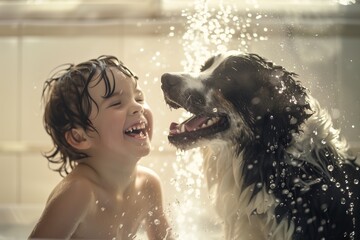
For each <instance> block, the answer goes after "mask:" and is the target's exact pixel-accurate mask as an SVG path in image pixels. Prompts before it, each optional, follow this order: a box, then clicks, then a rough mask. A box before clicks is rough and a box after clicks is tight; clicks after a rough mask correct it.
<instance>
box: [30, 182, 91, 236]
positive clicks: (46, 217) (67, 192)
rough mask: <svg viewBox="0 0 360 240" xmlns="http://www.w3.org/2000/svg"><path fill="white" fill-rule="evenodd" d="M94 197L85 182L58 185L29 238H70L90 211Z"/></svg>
mask: <svg viewBox="0 0 360 240" xmlns="http://www.w3.org/2000/svg"><path fill="white" fill-rule="evenodd" d="M92 195H93V194H92V190H91V186H90V185H89V183H87V182H86V181H84V180H76V181H75V182H63V183H61V184H60V185H58V186H57V187H56V188H55V190H54V191H53V193H52V195H51V196H50V198H49V200H48V202H47V204H46V206H45V209H44V211H43V213H42V215H41V217H40V220H39V221H38V223H37V224H36V226H35V228H34V229H33V231H32V233H31V234H30V236H29V238H47V239H55V238H61V239H68V238H70V237H71V236H72V235H73V233H74V232H75V230H76V228H77V227H78V225H79V223H80V222H81V220H82V218H83V216H84V215H85V213H86V211H87V210H88V207H89V203H90V199H92Z"/></svg>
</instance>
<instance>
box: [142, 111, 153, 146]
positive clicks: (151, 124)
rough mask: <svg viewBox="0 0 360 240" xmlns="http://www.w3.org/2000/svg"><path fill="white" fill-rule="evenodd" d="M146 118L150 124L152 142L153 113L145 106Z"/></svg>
mask: <svg viewBox="0 0 360 240" xmlns="http://www.w3.org/2000/svg"><path fill="white" fill-rule="evenodd" d="M144 116H145V118H146V120H147V122H148V129H149V138H150V140H151V139H152V134H153V126H154V124H153V115H152V112H151V110H150V108H149V107H148V106H144Z"/></svg>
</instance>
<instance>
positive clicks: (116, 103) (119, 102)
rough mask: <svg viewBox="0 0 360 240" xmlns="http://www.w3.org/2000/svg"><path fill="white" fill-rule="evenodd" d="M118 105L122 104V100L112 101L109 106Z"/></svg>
mask: <svg viewBox="0 0 360 240" xmlns="http://www.w3.org/2000/svg"><path fill="white" fill-rule="evenodd" d="M118 106H121V101H116V102H113V103H110V105H109V106H108V108H110V107H118Z"/></svg>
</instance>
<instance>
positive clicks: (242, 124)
mask: <svg viewBox="0 0 360 240" xmlns="http://www.w3.org/2000/svg"><path fill="white" fill-rule="evenodd" d="M295 77H297V75H296V74H295V73H292V72H288V71H287V70H285V69H284V68H283V67H281V66H276V65H275V64H273V63H271V62H268V61H266V60H265V59H264V58H262V57H260V56H258V55H256V54H242V53H240V52H236V51H230V52H227V53H224V54H219V55H217V56H214V57H212V58H210V59H208V60H207V61H206V63H205V64H204V65H203V67H202V69H201V71H200V72H199V73H196V74H195V73H165V74H163V76H162V78H161V82H162V90H163V92H164V97H165V101H166V103H167V104H168V105H170V107H171V108H175V109H177V108H184V109H186V110H187V111H189V112H191V113H192V114H193V116H192V117H191V118H189V119H188V120H186V121H185V122H183V123H180V124H177V123H172V124H171V126H170V132H169V136H168V138H169V141H170V142H171V143H172V144H173V145H175V146H176V147H177V148H180V149H190V148H194V147H199V146H200V147H201V149H202V151H203V156H204V172H205V175H206V178H207V182H208V186H209V189H210V190H212V191H214V194H215V198H216V202H215V204H216V208H217V211H218V213H219V215H220V217H222V218H223V220H224V225H225V236H226V239H245V240H249V239H256V240H258V239H274V240H282V239H293V240H294V239H297V240H311V239H316V240H320V239H326V240H328V239H334V240H339V239H360V201H359V197H360V183H359V181H360V170H359V166H358V165H357V164H356V163H355V157H354V156H351V155H350V154H349V153H348V147H347V143H346V141H345V140H344V139H342V138H341V137H340V135H339V131H338V130H336V129H334V127H333V124H332V121H331V118H330V116H329V114H328V113H327V112H326V111H325V110H324V109H322V108H321V107H320V106H319V103H318V102H317V101H316V100H315V99H314V98H312V97H311V96H310V95H309V94H308V92H307V90H306V89H305V88H304V87H303V86H302V85H301V84H300V82H298V81H295V80H294V79H295Z"/></svg>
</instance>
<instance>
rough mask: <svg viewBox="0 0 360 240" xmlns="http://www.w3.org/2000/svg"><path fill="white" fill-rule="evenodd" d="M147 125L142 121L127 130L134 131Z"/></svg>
mask: <svg viewBox="0 0 360 240" xmlns="http://www.w3.org/2000/svg"><path fill="white" fill-rule="evenodd" d="M145 127H146V125H145V123H140V124H137V125H135V126H132V127H130V128H128V129H127V130H125V132H130V133H131V132H132V131H134V130H141V129H145Z"/></svg>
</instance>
